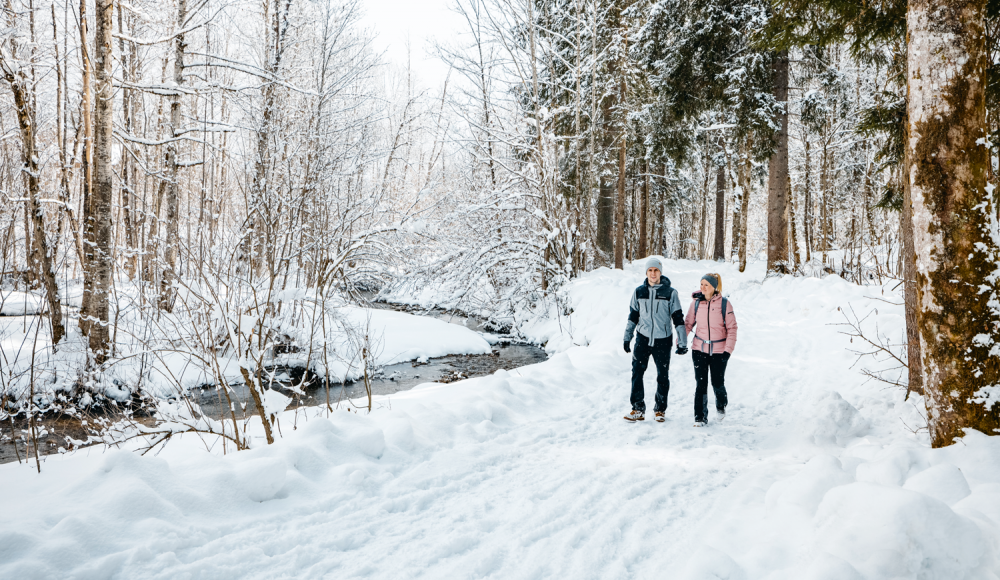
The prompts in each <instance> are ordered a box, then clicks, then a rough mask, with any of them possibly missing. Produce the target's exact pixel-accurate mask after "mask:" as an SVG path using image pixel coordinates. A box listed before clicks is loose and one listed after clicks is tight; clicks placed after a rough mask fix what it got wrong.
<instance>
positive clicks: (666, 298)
mask: <svg viewBox="0 0 1000 580" xmlns="http://www.w3.org/2000/svg"><path fill="white" fill-rule="evenodd" d="M671 322H673V323H674V326H675V327H676V328H677V347H678V348H687V330H686V329H685V328H684V312H683V311H682V310H681V301H680V298H678V297H677V290H674V289H673V288H671V287H670V279H669V278H667V277H666V276H660V283H659V284H657V285H656V286H650V285H649V280H648V279H647V280H643V282H642V286H639V287H638V288H636V289H635V292H633V293H632V302H631V304H629V313H628V324H626V325H625V342H630V341H631V340H632V333H633V332H634V331H635V330H636V328H637V327H638V330H639V334H641V335H643V336H645V337H646V338H648V339H649V345H650V346H653V345H654V344H655V343H656V340H657V339H664V338H665V339H667V340H668V341H670V342H672V341H673V336H674V333H673V332H672V331H671V330H670V323H671ZM668 344H669V343H668Z"/></svg>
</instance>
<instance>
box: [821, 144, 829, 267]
mask: <svg viewBox="0 0 1000 580" xmlns="http://www.w3.org/2000/svg"><path fill="white" fill-rule="evenodd" d="M828 144H829V142H828V141H827V139H826V135H824V136H823V154H822V156H821V157H820V171H819V193H820V208H819V234H820V240H819V247H820V249H821V250H823V263H824V264H826V261H827V252H829V251H830V219H829V217H830V216H829V214H828V210H829V204H828V203H827V200H828V199H829V196H828V191H829V189H830V149H829V147H828V146H827V145H828Z"/></svg>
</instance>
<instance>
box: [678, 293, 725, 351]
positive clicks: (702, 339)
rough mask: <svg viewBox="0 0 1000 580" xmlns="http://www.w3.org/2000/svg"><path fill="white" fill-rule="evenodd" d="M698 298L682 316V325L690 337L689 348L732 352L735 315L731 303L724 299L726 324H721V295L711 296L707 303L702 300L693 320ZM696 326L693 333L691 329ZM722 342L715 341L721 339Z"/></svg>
mask: <svg viewBox="0 0 1000 580" xmlns="http://www.w3.org/2000/svg"><path fill="white" fill-rule="evenodd" d="M697 303H698V300H697V299H695V300H692V301H691V306H689V307H688V313H687V316H686V317H685V318H684V327H685V328H686V329H687V333H688V336H690V337H692V338H691V349H692V350H700V351H701V352H705V353H715V354H721V353H722V352H728V353H730V354H732V352H733V349H734V348H736V315H735V314H733V303H732V302H731V301H728V300H727V301H726V324H725V325H723V324H722V295H720V294H716V295H715V296H712V300H711V302H709V303H707V304H706V303H705V302H704V301H702V303H701V306H699V307H698V320H695V314H694V311H695V305H696V304H697ZM695 327H697V329H696V330H695V333H694V334H693V335H692V334H691V329H692V328H695ZM723 340H724V342H717V341H723Z"/></svg>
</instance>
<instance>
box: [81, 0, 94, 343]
mask: <svg viewBox="0 0 1000 580" xmlns="http://www.w3.org/2000/svg"><path fill="white" fill-rule="evenodd" d="M79 24H80V56H81V60H82V61H83V70H82V71H81V72H80V75H81V77H82V78H81V89H80V93H81V95H80V109H81V110H80V116H81V117H83V156H82V157H83V158H82V159H81V160H80V164H81V165H82V170H83V180H82V183H81V189H82V190H83V191H82V195H81V198H82V201H83V204H82V205H83V246H84V254H83V258H84V260H83V263H82V264H80V267H81V268H82V269H83V272H84V276H83V297H82V299H81V303H80V331H81V332H83V333H84V334H87V335H89V334H90V324H91V322H92V320H93V317H92V315H91V310H90V299H91V297H92V296H93V293H94V290H93V288H92V287H91V284H92V283H93V277H91V276H88V275H87V272H88V271H89V269H88V268H87V258H88V257H89V256H90V255H91V254H92V253H93V252H92V248H93V245H94V229H93V226H94V223H93V219H92V216H91V210H92V203H91V190H92V189H93V186H94V176H93V171H94V125H93V103H92V102H91V94H90V93H91V90H90V80H91V79H90V77H91V75H92V74H93V70H92V69H93V63H92V62H91V60H90V49H88V48H87V47H88V46H89V43H90V39H89V38H87V36H88V34H87V0H80V22H79Z"/></svg>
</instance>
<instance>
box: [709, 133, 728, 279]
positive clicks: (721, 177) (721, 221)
mask: <svg viewBox="0 0 1000 580" xmlns="http://www.w3.org/2000/svg"><path fill="white" fill-rule="evenodd" d="M725 150H726V142H725V141H723V139H722V137H721V136H720V137H719V152H720V153H724V152H725ZM712 258H713V259H714V260H715V261H717V262H721V261H723V260H725V259H726V165H725V164H724V163H722V162H721V159H720V163H719V164H718V167H716V169H715V250H714V252H713V254H712Z"/></svg>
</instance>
